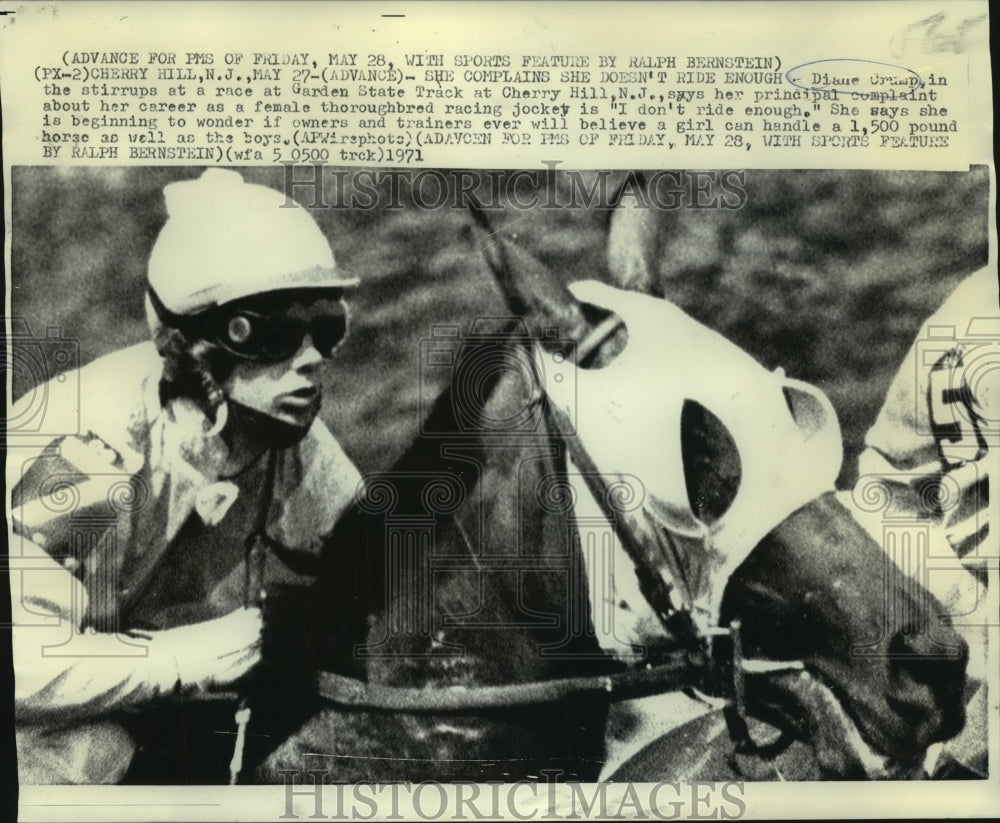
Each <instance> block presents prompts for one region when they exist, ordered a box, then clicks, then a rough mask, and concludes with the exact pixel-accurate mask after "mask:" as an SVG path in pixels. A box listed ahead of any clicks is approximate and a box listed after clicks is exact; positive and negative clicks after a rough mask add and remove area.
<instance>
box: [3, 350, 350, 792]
mask: <svg viewBox="0 0 1000 823" xmlns="http://www.w3.org/2000/svg"><path fill="white" fill-rule="evenodd" d="M160 376H161V361H160V359H159V356H158V355H157V354H156V351H155V349H154V348H153V346H152V344H149V343H144V344H140V345H138V346H133V347H131V348H128V349H124V350H121V351H118V352H114V353H112V354H109V355H107V356H105V357H102V358H100V359H98V360H96V361H94V362H92V363H90V364H88V365H87V366H84V367H83V368H82V369H80V370H79V372H78V373H77V374H76V375H72V377H73V379H69V380H65V379H61V377H62V376H59V377H56V378H54V379H53V380H51V381H50V382H49V383H48V384H46V385H44V386H40V387H38V389H37V390H36V392H35V394H38V393H39V392H42V393H43V394H44V396H45V398H46V400H47V406H46V407H45V410H44V411H45V419H44V421H43V423H44V427H42V428H41V429H40V431H41V432H44V433H43V434H38V435H31V434H24V435H18V436H12V437H11V438H10V441H11V449H10V452H9V454H8V461H7V484H8V488H9V489H13V490H14V491H13V494H14V497H13V499H12V506H11V509H10V511H11V515H12V518H11V522H10V524H9V526H10V530H9V532H8V536H9V539H10V546H11V551H10V553H11V556H12V569H11V574H10V583H11V604H12V610H13V617H14V621H13V622H14V631H13V632H12V636H13V651H14V671H15V712H16V721H17V726H18V729H17V737H18V747H19V750H20V758H19V773H20V778H21V780H22V782H26V783H52V782H64V783H76V782H84V783H88V782H103V781H108V782H114V781H116V780H118V779H120V777H121V775H122V773H123V772H124V769H125V768H127V766H128V762H129V759H130V757H131V755H132V750H131V747H130V746H129V745H127V744H126V743H125V742H123V741H124V740H127V735H124V733H123V732H122V730H121V729H120V728H118V727H117V726H116V725H115V723H114V722H113V721H111V720H108V721H106V722H91V721H92V720H94V719H95V718H97V719H98V720H101V719H103V718H108V717H111V716H113V713H114V712H118V711H122V710H132V709H133V708H135V707H142V706H143V705H145V704H147V703H149V702H150V701H152V700H154V699H157V698H159V697H161V696H164V695H168V694H171V693H172V691H173V690H174V688H175V685H176V682H177V680H178V676H179V671H180V665H179V662H178V661H176V660H175V659H174V657H173V656H172V654H167V653H157V649H156V645H155V643H152V644H150V645H149V646H148V647H147V645H146V644H145V642H144V641H143V640H136V639H133V638H131V637H130V636H129V635H128V632H130V631H131V630H143V629H149V630H154V629H156V630H166V629H174V628H176V627H178V626H182V625H189V624H198V623H202V622H204V621H207V620H210V619H213V618H218V617H221V616H223V615H225V614H227V613H230V612H231V611H233V610H234V609H237V608H239V607H240V606H241V605H242V601H243V595H244V592H243V588H244V557H245V541H246V538H247V537H248V535H249V534H250V533H251V531H252V529H253V527H254V523H255V521H256V519H257V515H258V512H259V509H260V508H261V506H262V505H264V504H265V501H263V500H262V497H263V491H262V489H263V486H264V474H265V470H264V469H265V466H264V464H265V461H264V459H263V457H262V458H261V459H260V460H258V461H257V462H256V463H255V464H254V465H252V466H251V467H249V468H248V469H247V470H245V471H244V472H243V473H241V475H240V476H238V477H236V478H232V479H226V478H222V477H220V474H221V467H222V466H223V464H224V460H225V457H226V450H225V446H224V444H223V443H222V440H221V438H220V437H219V436H218V433H211V431H210V429H209V422H208V421H207V420H206V419H205V417H204V415H203V414H201V413H200V412H199V411H198V410H197V409H195V408H194V407H193V405H192V404H190V403H187V402H186V401H182V400H180V399H175V400H173V401H171V402H170V404H168V406H167V407H161V405H160V402H159V392H158V387H159V381H160ZM77 386H80V387H82V388H83V389H84V390H83V391H78V390H77V389H76V387H77ZM30 402H32V396H30V395H29V396H27V397H25V398H23V399H22V400H21V401H18V403H17V404H15V406H14V407H13V410H12V419H18V417H17V415H18V414H20V413H21V411H22V409H23V408H24V406H25V404H27V403H30ZM360 480H361V477H360V474H359V473H358V470H357V469H356V468H355V467H354V465H353V463H352V462H351V461H350V459H349V458H348V456H347V455H346V454H345V453H344V452H343V450H342V448H341V447H340V445H339V444H338V443H337V442H336V440H335V439H334V437H333V435H332V434H331V433H330V431H329V430H328V429H327V428H326V426H324V425H323V423H322V422H321V421H320V420H318V419H317V420H315V421H313V424H312V426H311V427H310V429H309V431H308V432H307V433H306V435H305V437H303V438H302V440H301V441H300V442H299V443H297V444H295V445H294V446H292V447H289V448H286V449H281V450H279V451H278V454H277V457H276V459H275V478H274V490H273V494H272V497H271V500H270V501H266V503H267V506H268V511H267V518H266V524H265V528H266V531H267V533H268V535H269V536H270V538H271V539H273V540H275V541H277V542H278V543H280V544H281V546H283V547H284V548H286V549H290V550H295V551H297V552H300V553H302V554H309V555H318V553H319V551H320V548H321V545H322V541H323V539H324V538H325V537H326V536H327V535H328V534H329V533H330V532H331V530H332V529H333V526H334V524H335V523H336V521H337V518H338V517H339V516H340V514H341V513H342V512H343V511H344V510H345V509H346V508H347V506H349V505H350V503H351V501H352V500H353V497H354V494H355V492H356V490H357V489H358V486H359V483H360ZM289 582H292V583H300V584H301V583H304V582H306V579H305V578H303V577H300V576H299V575H298V574H297V573H296V572H295V571H293V570H292V569H290V568H288V567H287V566H286V565H285V564H284V563H283V562H282V561H281V560H280V559H279V558H278V557H276V556H275V557H269V558H268V561H267V563H266V565H265V568H264V570H263V573H262V580H261V585H262V586H263V585H269V584H272V583H277V584H284V583H289ZM88 626H89V627H93V628H94V629H96V631H94V632H90V631H83V629H84V627H88ZM193 651H197V650H193ZM99 737H100V738H105V739H104V743H103V744H102V743H101V741H100V740H97V739H96V738H99ZM109 741H115V742H114V743H113V745H112V744H110V743H109ZM109 745H110V746H111V748H110V749H109V748H108V747H109ZM111 750H113V751H114V752H115V753H116V755H117V762H116V763H115V764H110V763H109V762H108V759H107V758H106V757H105V756H104V755H107V753H108V752H109V751H111ZM58 763H62V764H63V767H62V768H61V769H60V770H54V769H53V766H54V765H55V764H58Z"/></svg>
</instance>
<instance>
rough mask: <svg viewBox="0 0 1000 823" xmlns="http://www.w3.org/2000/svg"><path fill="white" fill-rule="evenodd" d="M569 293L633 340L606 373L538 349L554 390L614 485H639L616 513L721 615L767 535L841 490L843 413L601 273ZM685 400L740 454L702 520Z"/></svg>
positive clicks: (692, 593) (686, 599) (686, 590)
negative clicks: (718, 509)
mask: <svg viewBox="0 0 1000 823" xmlns="http://www.w3.org/2000/svg"><path fill="white" fill-rule="evenodd" d="M571 290H572V291H573V294H574V295H575V296H576V297H577V298H578V299H580V300H582V301H584V302H587V303H592V304H594V305H597V306H601V307H604V308H607V309H610V310H612V311H614V312H616V313H617V314H618V315H619V316H620V317H621V318H622V319H623V320H624V321H625V324H626V326H627V328H628V334H629V338H628V344H627V346H626V348H625V350H624V351H623V352H622V353H621V354H620V355H619V356H618V357H617V358H616V359H615V360H614V361H613V362H612V363H611V364H609V365H608V366H605V367H603V368H601V369H579V368H576V367H574V366H572V365H571V364H569V363H566V362H560V360H559V358H558V356H553V355H551V354H550V353H548V352H545V351H543V350H541V349H539V351H538V355H537V357H538V361H539V366H540V369H541V372H542V375H543V381H544V384H545V389H546V393H547V394H548V396H549V398H550V399H551V400H552V402H553V404H554V406H555V407H556V409H557V410H559V411H561V412H562V414H563V415H565V416H566V418H568V422H569V424H570V425H571V426H573V427H575V429H576V431H577V433H578V435H579V443H580V445H581V446H582V448H583V449H584V450H585V451H586V452H587V454H588V456H589V459H590V461H591V462H592V463H593V464H594V466H595V468H596V470H597V471H598V472H599V473H600V475H601V476H602V477H603V478H604V481H605V482H606V483H611V484H616V483H622V484H625V486H624V487H629V486H631V487H632V488H636V487H637V486H639V487H640V488H639V489H638V495H637V496H636V498H635V499H634V500H633V501H630V502H629V503H628V504H627V505H624V506H622V507H621V508H620V509H619V510H618V511H617V513H616V517H622V518H623V519H624V521H625V527H626V528H628V529H631V530H632V531H633V533H634V534H635V535H636V536H637V537H638V542H639V543H640V545H642V546H643V547H644V551H645V553H646V555H647V560H648V562H650V563H652V564H653V565H654V567H655V569H656V571H657V572H659V573H660V574H662V575H663V576H664V577H665V579H667V580H668V581H669V582H671V583H672V584H673V585H674V586H675V587H676V590H677V591H678V593H679V595H680V597H679V599H680V601H681V602H682V603H683V604H684V605H686V606H688V607H690V608H692V609H693V610H694V611H695V613H696V615H700V616H701V619H703V620H706V621H710V622H714V620H715V619H716V618H717V616H718V606H719V601H720V599H721V597H722V592H723V589H724V587H725V584H726V581H727V580H728V579H729V576H730V575H731V574H732V572H733V571H734V570H735V569H736V567H737V566H738V565H739V564H740V563H741V562H742V561H743V560H744V559H745V558H746V557H747V555H748V554H749V553H750V552H751V551H752V550H753V548H754V547H755V546H756V545H757V543H758V542H759V541H760V539H761V538H762V537H764V536H765V535H766V534H767V533H768V532H769V531H771V529H773V528H774V527H775V526H777V525H778V524H779V523H781V522H782V521H783V520H784V519H785V518H786V517H787V516H788V515H789V514H791V513H792V512H793V511H795V510H796V509H798V508H800V507H801V506H803V505H804V504H806V503H808V502H809V501H810V500H812V499H814V498H816V497H818V496H819V495H820V494H822V493H824V492H827V491H830V490H832V489H833V486H834V481H835V480H836V477H837V474H838V472H839V470H840V465H841V461H842V458H843V451H842V446H841V439H840V427H839V425H838V423H837V418H836V414H835V412H834V410H833V407H832V406H831V404H830V402H829V400H828V399H827V398H826V396H825V395H824V394H823V393H822V392H821V391H819V390H818V389H816V388H815V387H813V386H810V385H808V384H806V383H802V382H799V381H796V380H790V379H788V378H786V377H785V376H784V374H783V373H782V372H781V371H780V370H779V371H776V372H769V371H767V370H766V369H765V368H764V367H763V366H761V365H760V364H759V363H758V362H757V361H756V360H754V359H753V358H752V357H751V356H750V355H748V354H747V353H746V352H744V351H743V350H742V349H740V348H739V347H738V346H736V345H734V344H733V343H731V342H729V341H728V340H726V339H725V338H724V337H722V336H721V335H720V334H718V333H716V332H714V331H712V330H711V329H708V328H707V327H705V326H704V325H702V324H701V323H699V322H697V321H696V320H694V319H693V318H691V317H689V316H688V315H687V314H685V313H684V312H683V311H681V310H680V309H679V308H678V307H676V306H674V305H673V304H671V303H669V302H667V301H666V300H662V299H658V298H655V297H650V296H647V295H643V294H639V293H637V292H628V291H622V290H620V289H615V288H613V287H611V286H608V285H605V284H602V283H598V282H594V281H587V282H580V283H576V284H574V285H573V286H571ZM786 396H787V398H788V399H787V400H786ZM686 400H691V401H695V402H697V403H699V404H701V405H702V406H704V407H705V408H706V409H708V410H709V411H710V412H712V413H713V414H714V415H715V416H716V417H717V418H718V419H719V420H720V421H721V422H722V423H723V424H724V425H725V427H726V428H727V429H728V431H729V433H730V435H731V436H732V439H733V441H734V442H735V445H736V448H737V450H738V452H739V458H740V483H739V488H738V490H737V492H736V495H735V498H734V499H733V501H732V504H731V506H730V507H729V509H728V510H727V511H726V512H725V513H724V514H722V516H721V517H720V518H719V519H718V520H717V521H715V522H714V523H712V524H708V523H705V522H703V521H701V520H699V518H698V517H697V516H696V515H695V513H694V511H692V508H691V504H690V502H689V500H688V492H687V484H686V483H685V476H684V462H683V455H682V450H681V410H682V408H683V406H684V403H685V401H686ZM624 487H621V488H624ZM662 530H665V531H666V532H668V533H669V534H670V535H671V536H672V537H673V538H675V539H671V540H668V539H665V535H663V534H662ZM667 544H669V546H670V549H669V550H666V549H665V548H664V547H665V546H666V545H667ZM649 547H653V548H652V549H650V548H649ZM678 605H680V604H678Z"/></svg>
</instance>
